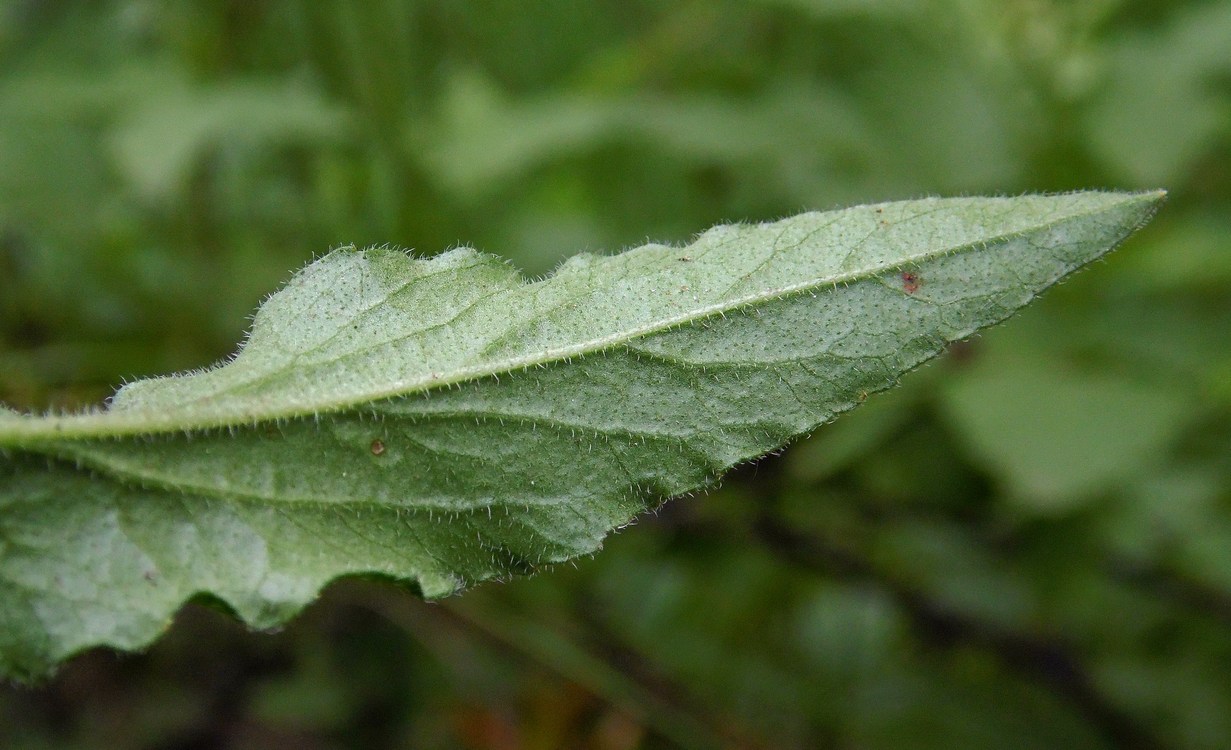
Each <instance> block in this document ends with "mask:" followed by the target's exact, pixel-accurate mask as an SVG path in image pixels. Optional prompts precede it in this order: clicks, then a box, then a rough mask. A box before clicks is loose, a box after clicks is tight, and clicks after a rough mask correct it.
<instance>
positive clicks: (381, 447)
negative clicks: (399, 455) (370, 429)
mask: <svg viewBox="0 0 1231 750" xmlns="http://www.w3.org/2000/svg"><path fill="white" fill-rule="evenodd" d="M384 452H385V444H384V442H382V441H381V439H380V438H376V439H375V440H373V441H372V455H373V456H379V455H380V454H382V453H384Z"/></svg>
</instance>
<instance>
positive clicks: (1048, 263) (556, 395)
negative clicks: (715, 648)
mask: <svg viewBox="0 0 1231 750" xmlns="http://www.w3.org/2000/svg"><path fill="white" fill-rule="evenodd" d="M1161 198H1162V194H1161V193H1158V192H1155V193H1137V194H1115V193H1077V194H1072V195H1062V196H1024V197H1019V198H959V199H925V200H919V201H907V202H900V203H888V204H882V205H878V206H858V207H855V208H849V209H845V210H841V211H833V212H828V213H809V214H803V215H800V216H796V217H794V218H790V219H786V220H783V221H780V222H776V223H772V224H762V225H755V226H720V227H715V228H713V229H711V230H709V231H707V232H705V233H704V234H702V235H701V236H700V237H698V238H697V240H696V241H695V242H694V243H693V244H691V245H689V246H687V247H684V248H675V247H666V246H662V245H647V246H645V247H641V248H637V249H635V250H630V251H628V252H625V253H622V254H620V255H614V256H607V257H600V256H593V255H579V256H576V257H574V258H572V259H571V260H569V261H568V262H567V263H565V264H564V265H563V266H561V267H560V268H559V269H558V270H557V271H556V273H554V274H553V275H551V276H550V277H548V278H546V279H543V280H541V281H536V282H533V283H527V282H526V281H524V280H523V279H522V278H521V277H520V276H519V275H518V274H517V272H516V271H514V270H513V269H511V268H509V267H508V266H507V265H506V264H505V263H503V262H501V261H500V260H498V259H496V258H494V257H491V256H487V255H482V254H480V253H477V252H475V251H473V250H470V249H466V248H463V249H458V250H454V251H452V252H449V253H446V254H444V255H441V256H439V257H436V258H432V259H428V260H417V259H412V258H411V257H409V256H408V255H407V254H405V253H403V252H400V251H397V250H391V249H385V248H374V249H369V250H364V251H356V250H353V249H344V250H339V251H335V252H333V253H330V254H329V255H327V256H325V257H324V258H322V259H320V260H318V261H316V262H315V263H313V264H312V265H310V266H308V267H307V268H306V269H305V270H303V271H302V272H300V273H299V274H297V275H296V276H295V277H294V278H293V279H292V280H291V281H290V283H289V284H288V285H287V287H286V288H285V289H284V290H282V291H281V292H279V293H277V294H275V295H273V296H272V297H271V298H270V299H269V300H268V301H267V302H266V303H265V304H264V305H263V306H262V307H261V309H260V311H259V312H258V313H257V315H256V318H255V321H254V324H253V328H252V332H251V334H250V335H249V336H248V339H247V341H246V343H245V345H244V346H243V348H242V349H241V351H240V352H239V353H238V354H237V355H236V356H235V358H234V359H233V360H232V361H231V362H229V363H227V364H225V365H224V366H221V367H216V368H213V369H210V370H206V371H201V372H196V373H191V374H187V375H177V376H172V377H166V378H159V379H154V380H148V381H141V382H137V383H133V384H130V385H128V386H126V387H125V388H123V389H121V390H120V391H119V392H118V393H117V394H116V395H115V397H114V398H113V400H112V403H111V404H110V406H109V408H107V409H106V410H101V411H94V412H88V413H84V414H75V415H50V416H44V417H32V416H24V415H18V414H17V413H15V412H12V411H8V410H2V411H0V449H2V450H3V451H4V452H3V457H2V459H0V601H2V602H3V606H0V669H2V670H3V671H4V672H6V673H8V674H11V675H19V676H29V675H36V674H40V673H43V672H45V671H47V670H48V669H49V668H51V667H52V666H53V665H54V664H55V663H57V662H58V661H60V660H62V659H64V658H66V657H67V656H69V655H71V654H72V653H74V652H76V651H78V650H80V649H83V648H86V647H89V646H93V645H98V644H108V645H112V646H117V647H120V648H137V647H140V646H143V645H145V644H147V643H148V642H150V641H151V640H152V639H153V638H155V637H156V636H157V634H158V633H159V632H160V631H161V630H163V629H164V628H165V627H166V626H167V623H168V621H169V618H170V616H171V614H172V613H173V612H174V611H175V610H176V608H177V607H178V606H179V605H180V604H181V603H182V602H183V601H184V600H185V599H187V598H189V597H192V596H194V595H208V596H210V597H214V598H216V599H218V600H220V601H222V602H225V604H226V605H227V606H229V607H231V608H232V609H233V610H234V612H235V613H236V614H237V615H238V616H239V617H241V618H242V619H243V620H245V621H246V622H247V623H248V624H250V625H251V626H253V627H259V628H267V627H272V626H276V625H278V624H280V623H282V622H284V621H285V620H286V619H287V618H289V617H291V616H292V615H293V614H294V613H295V612H296V611H298V610H299V609H300V608H302V607H303V606H304V605H305V604H306V603H307V602H309V601H311V600H312V599H313V598H314V597H315V596H316V594H317V592H318V591H319V589H320V587H321V586H323V585H324V584H325V583H327V582H328V581H330V580H332V579H333V578H336V577H338V576H341V575H346V574H355V573H370V574H378V575H383V576H389V577H392V578H396V579H400V580H406V581H410V582H413V583H414V584H415V585H417V586H418V588H419V589H420V590H421V591H422V593H423V594H424V595H425V596H428V597H439V596H446V595H448V594H451V593H453V592H455V591H458V590H460V589H461V588H463V587H464V586H466V585H468V584H470V583H473V582H476V581H481V580H485V579H490V578H499V577H506V576H509V575H513V574H521V573H528V572H532V571H534V570H537V569H539V568H542V567H543V566H545V565H549V564H551V563H555V562H559V561H563V560H568V559H570V558H573V557H576V556H578V555H584V554H589V553H592V552H594V551H595V550H597V549H598V548H599V546H600V544H601V541H602V538H603V537H604V536H605V535H606V534H607V533H608V532H609V531H610V530H611V529H613V528H616V527H619V526H621V525H623V524H626V523H628V522H629V521H630V520H631V519H632V518H633V516H634V515H636V514H637V513H638V512H640V511H643V510H645V509H646V508H649V507H653V506H654V505H656V504H657V503H658V502H660V501H661V500H662V499H663V498H666V497H669V496H672V495H677V494H680V493H684V492H689V491H693V490H696V489H699V488H703V487H705V486H708V485H710V484H712V483H713V482H714V481H716V480H717V478H718V477H719V476H720V475H721V474H722V472H723V471H724V470H726V469H728V468H730V467H731V466H733V465H735V464H737V463H740V462H742V461H746V460H748V459H750V458H753V457H756V456H759V455H762V454H764V453H766V452H767V451H771V450H774V449H776V448H778V447H780V446H782V445H783V444H784V443H786V442H787V441H789V440H790V439H791V438H792V437H795V436H797V435H801V434H804V433H807V432H808V431H810V430H812V429H814V428H815V427H816V426H817V425H819V424H821V423H823V422H825V421H827V420H829V419H831V418H832V417H833V416H834V415H835V414H837V413H839V412H842V411H845V410H847V409H849V408H851V407H853V406H855V405H856V404H858V403H859V402H860V401H861V400H862V399H863V398H864V397H865V396H866V394H867V393H868V392H871V391H875V390H879V389H883V388H886V387H888V386H890V385H892V384H893V383H894V382H895V380H896V378H897V377H898V376H899V375H900V374H902V373H903V372H905V371H907V370H909V369H911V368H912V367H915V366H916V365H918V364H919V363H921V362H923V361H924V360H926V359H928V358H930V357H932V356H935V355H936V354H937V353H938V352H940V351H941V350H942V349H943V348H944V346H945V344H946V342H948V341H951V340H954V339H959V338H962V337H964V336H968V335H969V334H971V333H972V332H973V331H975V330H977V329H978V328H980V327H982V326H985V325H989V324H991V323H995V322H997V321H999V320H1002V319H1003V318H1005V317H1006V316H1008V315H1009V314H1010V313H1011V312H1012V311H1013V310H1014V309H1016V308H1017V307H1019V306H1021V305H1024V304H1025V303H1027V302H1029V301H1030V300H1031V299H1032V298H1033V297H1034V296H1035V295H1036V294H1038V293H1039V292H1040V291H1041V290H1042V289H1044V288H1046V287H1047V286H1049V285H1051V284H1053V283H1055V282H1056V281H1057V280H1059V279H1060V278H1062V277H1063V276H1065V275H1066V274H1068V273H1070V272H1071V271H1073V270H1074V269H1076V268H1077V267H1079V266H1081V265H1083V264H1085V263H1087V262H1089V261H1090V260H1092V259H1094V258H1097V257H1099V256H1100V255H1102V254H1103V253H1105V252H1106V251H1107V250H1108V249H1109V248H1111V247H1113V246H1114V245H1115V244H1116V243H1118V242H1119V241H1120V240H1122V239H1123V238H1124V237H1125V236H1126V235H1127V234H1128V233H1129V232H1131V231H1132V230H1133V229H1134V228H1135V227H1137V226H1139V225H1140V224H1142V223H1143V222H1144V221H1146V220H1147V219H1148V218H1149V216H1150V215H1151V214H1152V212H1153V211H1154V209H1155V207H1156V206H1157V205H1158V204H1159V202H1160V201H1161Z"/></svg>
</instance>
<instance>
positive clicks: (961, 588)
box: [0, 0, 1231, 749]
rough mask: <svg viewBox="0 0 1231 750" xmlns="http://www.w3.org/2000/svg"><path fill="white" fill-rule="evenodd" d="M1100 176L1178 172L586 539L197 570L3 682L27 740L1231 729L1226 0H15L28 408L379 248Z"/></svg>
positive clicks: (0, 39)
mask: <svg viewBox="0 0 1231 750" xmlns="http://www.w3.org/2000/svg"><path fill="white" fill-rule="evenodd" d="M1079 187H1109V188H1122V189H1131V188H1153V187H1166V188H1168V189H1169V190H1170V191H1171V199H1170V202H1169V205H1168V206H1167V207H1166V208H1165V209H1164V211H1163V213H1162V214H1161V215H1160V216H1159V217H1158V218H1157V219H1156V220H1155V223H1154V224H1153V225H1151V227H1150V228H1148V229H1147V230H1146V231H1144V232H1143V233H1142V234H1140V235H1138V236H1136V237H1135V238H1134V239H1133V240H1132V241H1130V243H1129V244H1128V245H1127V246H1126V247H1125V248H1123V249H1122V250H1121V251H1119V252H1117V253H1115V254H1113V255H1112V256H1111V257H1110V260H1109V261H1108V262H1107V263H1105V264H1101V265H1100V266H1098V267H1096V268H1095V269H1094V270H1092V271H1089V272H1087V273H1084V274H1082V275H1080V276H1079V277H1077V278H1075V279H1073V280H1072V281H1070V282H1069V283H1068V284H1066V285H1064V286H1063V287H1061V288H1060V289H1058V290H1056V291H1054V292H1053V293H1051V294H1050V295H1048V297H1047V298H1046V299H1045V300H1044V301H1042V302H1041V303H1039V304H1037V305H1035V306H1034V307H1033V308H1031V309H1029V310H1028V311H1026V312H1025V313H1024V314H1022V315H1020V316H1019V317H1018V318H1016V319H1014V320H1013V321H1011V322H1010V323H1008V324H1006V325H1004V326H1002V327H1000V328H998V329H995V330H994V331H992V332H990V333H988V334H986V335H984V336H982V337H980V338H978V339H976V340H974V341H971V342H969V343H967V344H964V345H962V346H960V347H958V348H956V349H955V350H954V351H952V352H951V353H950V356H948V357H946V358H945V359H944V360H943V361H941V362H940V363H937V364H933V365H932V366H930V367H927V368H925V369H923V370H921V371H920V372H917V373H914V374H913V375H912V376H910V377H909V378H908V379H907V380H906V382H905V384H904V385H903V387H901V388H899V389H898V390H896V391H892V392H890V393H888V394H885V395H882V396H877V397H873V398H871V399H870V400H869V402H868V403H867V404H866V405H865V406H864V407H863V408H861V409H860V410H857V411H856V412H854V413H852V414H851V415H849V416H846V417H844V418H842V419H841V420H839V421H838V422H836V423H834V424H833V425H831V426H829V427H827V428H824V429H822V430H820V431H818V432H817V433H816V434H815V435H814V436H813V437H812V438H810V439H808V440H806V441H804V442H802V443H801V444H799V445H796V446H794V447H793V448H791V449H790V450H788V451H787V452H786V453H785V454H784V455H782V456H779V457H776V458H774V459H769V460H765V461H762V462H760V463H759V464H757V465H756V466H753V467H750V468H748V469H747V470H745V471H743V472H742V473H740V474H739V475H738V476H736V477H734V478H732V479H731V480H729V481H728V482H727V483H726V484H725V486H724V487H723V489H721V490H719V491H716V492H713V493H710V494H708V495H706V496H704V497H699V498H687V499H681V500H676V501H674V502H673V503H671V504H669V505H667V506H665V507H664V509H663V510H662V511H661V512H660V513H659V514H657V515H656V516H652V517H648V518H646V519H644V520H643V521H642V522H641V523H639V524H638V525H637V526H636V527H635V528H632V529H629V530H627V531H625V532H624V533H622V534H619V535H617V536H615V537H613V538H612V539H611V540H610V542H609V543H608V545H607V549H606V550H605V551H604V552H603V553H601V554H600V555H598V556H597V557H596V558H594V559H593V560H588V561H584V562H581V563H579V564H578V565H576V566H575V567H564V568H561V569H559V570H557V571H554V572H552V573H549V574H546V575H542V576H540V577H538V578H533V579H528V580H520V581H515V582H511V583H507V584H502V585H489V586H484V587H481V588H479V589H477V590H475V591H472V592H469V593H467V594H466V595H464V596H463V597H460V598H456V599H452V600H448V601H446V602H444V603H443V604H436V605H425V604H423V603H421V602H419V601H417V600H414V599H413V598H411V597H410V595H409V594H406V593H405V592H402V591H399V590H397V589H395V588H394V587H392V586H389V585H381V584H375V583H372V582H360V581H350V582H344V583H341V584H337V585H335V586H334V587H332V588H331V589H330V590H329V591H327V592H326V594H325V596H324V597H323V599H322V601H321V602H319V603H318V604H317V605H315V606H314V607H313V608H312V609H310V610H309V612H308V613H306V614H305V615H304V616H303V617H301V618H300V619H299V620H297V621H296V622H295V623H294V624H293V625H291V626H290V627H288V628H287V629H286V630H285V631H284V632H282V633H279V634H249V633H245V632H243V628H242V627H240V626H239V625H237V624H236V623H234V622H233V621H231V620H230V619H228V618H227V617H226V616H225V615H223V614H221V613H219V612H217V611H215V610H214V609H212V608H209V607H208V606H192V607H189V608H187V609H186V610H185V611H184V612H183V613H182V615H181V616H180V618H179V620H178V622H177V624H176V625H175V627H174V628H173V629H172V631H171V633H170V634H169V636H168V637H166V638H165V639H164V640H163V641H161V642H160V643H159V644H158V645H156V646H155V647H153V648H152V649H151V650H150V651H149V652H148V653H147V654H145V655H142V656H118V655H115V654H111V653H108V652H101V651H100V652H93V653H89V654H86V655H83V656H82V657H80V658H78V659H77V660H76V661H74V662H73V663H72V664H70V665H69V666H68V667H67V668H66V669H64V670H63V671H62V672H61V673H60V675H59V676H58V677H57V678H55V679H54V680H52V681H50V682H49V683H47V684H45V685H42V686H40V687H37V688H34V689H31V688H19V687H15V686H10V687H6V688H4V690H3V692H0V744H5V745H7V746H13V747H23V748H27V747H28V748H37V747H83V748H84V747H103V746H105V747H114V748H197V747H215V746H221V747H234V748H240V747H268V746H277V745H292V744H293V745H294V746H296V747H303V748H349V747H356V748H357V747H365V748H366V747H377V748H379V747H470V748H499V749H504V748H518V749H520V748H527V749H528V748H547V747H592V748H658V747H697V748H704V747H757V748H771V747H772V748H783V747H801V748H803V747H827V746H837V747H861V748H881V747H884V748H930V747H937V748H948V747H995V748H1016V747H1029V748H1034V747H1038V748H1051V747H1078V748H1084V747H1089V748H1111V747H1180V748H1221V747H1226V746H1228V745H1231V291H1228V289H1229V288H1231V209H1229V207H1231V3H1227V2H1161V0H1159V1H1155V2H1150V1H1148V0H1096V1H1095V2H1086V3H1067V2H1061V1H1060V0H1053V1H1050V2H1049V1H1048V0H1010V1H1008V2H1005V1H1003V0H1000V1H997V2H992V0H880V1H879V2H849V1H846V0H829V1H825V0H744V1H743V2H704V3H702V2H688V3H649V2H635V1H630V0H620V1H619V2H597V3H572V2H560V1H558V0H551V1H550V2H540V3H513V2H499V3H463V2H423V3H402V2H390V1H388V0H371V1H369V2H363V3H344V2H337V3H334V2H311V1H309V0H263V1H253V0H244V1H242V2H241V1H240V0H234V1H233V2H215V3H187V2H153V0H147V1H141V0H131V1H129V2H119V1H115V2H67V1H65V2H36V1H35V0H10V1H9V2H6V3H3V4H0V400H3V401H4V402H5V403H8V404H10V405H13V406H17V407H22V408H33V409H44V408H67V407H76V406H80V405H82V404H89V403H95V402H97V401H98V400H100V399H101V398H103V397H105V396H106V395H107V394H108V393H109V392H110V391H111V389H112V388H113V386H114V385H116V384H117V383H120V382H122V381H124V380H125V379H130V378H133V377H136V376H141V375H148V374H155V373H160V372H166V371H170V370H179V369H186V368H192V367H199V366H203V365H206V364H209V363H210V362H213V361H215V360H217V359H219V358H220V357H222V356H224V355H226V354H227V353H228V352H229V351H230V350H231V349H232V347H233V346H234V342H235V340H236V339H237V338H238V334H239V332H240V331H241V330H242V329H243V327H244V325H245V323H246V320H245V316H246V315H248V314H249V313H250V312H251V311H252V310H253V309H254V308H255V306H256V304H257V302H258V300H259V296H260V295H261V294H263V293H265V292H267V291H268V290H270V289H273V288H275V287H277V286H278V284H279V282H281V281H282V280H284V279H285V278H286V276H287V275H288V273H289V271H290V270H291V269H293V268H297V267H299V266H301V265H303V264H304V263H305V262H306V261H307V260H308V259H309V258H311V257H312V256H313V255H314V254H319V253H321V252H323V251H325V250H326V249H328V248H330V247H333V246H337V245H341V244H345V243H352V242H353V243H356V244H359V245H364V244H383V243H392V244H399V245H405V246H413V247H415V248H417V249H418V250H419V251H420V252H424V253H434V252H438V251H440V250H444V249H447V248H449V247H451V246H455V245H457V244H459V243H468V244H472V245H474V246H476V247H478V248H480V249H483V250H487V251H491V252H499V253H503V254H506V255H507V256H508V257H510V258H511V259H512V260H513V261H514V262H515V263H517V264H518V265H519V266H521V267H522V268H524V269H526V270H527V271H528V272H529V273H532V274H540V273H545V272H547V271H549V270H550V269H551V268H552V267H553V265H554V264H555V263H557V262H558V261H559V260H560V259H561V258H563V257H564V256H566V255H568V254H570V253H572V252H575V251H577V250H582V249H591V250H593V249H600V248H607V249H617V248H619V247H622V246H625V245H629V244H633V243H639V242H641V241H643V240H645V239H646V238H647V237H648V238H652V239H656V240H677V241H678V240H684V239H686V238H687V237H689V236H690V235H691V234H692V233H694V232H696V231H699V230H701V229H704V228H705V227H708V226H709V225H711V224H714V223H717V222H719V221H722V220H737V219H738V220H761V219H768V218H774V217H778V216H781V215H785V214H788V213H792V212H794V211H796V210H799V209H801V208H829V207H833V206H836V205H841V204H845V203H849V202H863V201H870V200H882V199H890V198H899V197H910V196H917V195H922V194H962V193H1009V194H1012V193H1018V192H1023V191H1055V190H1066V189H1072V188H1079ZM0 543H11V542H9V541H8V540H6V539H4V538H3V537H0ZM2 606H3V604H2V603H0V609H2ZM0 618H2V616H0Z"/></svg>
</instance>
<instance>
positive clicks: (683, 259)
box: [680, 255, 692, 263]
mask: <svg viewBox="0 0 1231 750" xmlns="http://www.w3.org/2000/svg"><path fill="white" fill-rule="evenodd" d="M690 261H692V256H691V255H681V256H680V262H681V263H688V262H690Z"/></svg>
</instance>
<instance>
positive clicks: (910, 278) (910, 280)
mask: <svg viewBox="0 0 1231 750" xmlns="http://www.w3.org/2000/svg"><path fill="white" fill-rule="evenodd" d="M921 283H922V282H921V281H920V280H919V277H918V276H916V275H915V274H913V273H911V272H910V271H903V272H902V291H904V292H906V293H907V294H914V293H915V292H917V291H919V285H920V284H921Z"/></svg>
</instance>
